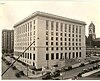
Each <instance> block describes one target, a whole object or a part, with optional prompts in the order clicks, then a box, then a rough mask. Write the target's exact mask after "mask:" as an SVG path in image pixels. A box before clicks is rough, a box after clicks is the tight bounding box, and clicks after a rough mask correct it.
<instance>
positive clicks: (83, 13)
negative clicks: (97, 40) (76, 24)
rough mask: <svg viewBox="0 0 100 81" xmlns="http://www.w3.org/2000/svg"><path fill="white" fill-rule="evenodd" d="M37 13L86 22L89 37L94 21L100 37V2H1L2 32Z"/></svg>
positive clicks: (37, 0) (84, 0) (33, 0)
mask: <svg viewBox="0 0 100 81" xmlns="http://www.w3.org/2000/svg"><path fill="white" fill-rule="evenodd" d="M36 11H42V12H47V13H51V14H55V15H59V16H63V17H67V18H72V19H76V20H81V21H85V22H86V24H87V25H86V35H87V36H88V26H89V24H90V23H91V21H92V22H93V23H94V24H95V29H96V37H100V0H91V1H90V0H29V1H28V0H26V1H25V0H21V1H20V0H17V1H16V0H15V1H14V0H10V1H9V0H3V1H2V0H0V31H1V30H2V29H13V26H14V24H16V23H17V22H19V21H21V20H22V19H24V18H25V17H27V16H29V15H30V14H32V13H34V12H36Z"/></svg>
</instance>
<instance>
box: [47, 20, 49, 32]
mask: <svg viewBox="0 0 100 81" xmlns="http://www.w3.org/2000/svg"><path fill="white" fill-rule="evenodd" d="M48 25H49V21H48V20H46V30H48Z"/></svg>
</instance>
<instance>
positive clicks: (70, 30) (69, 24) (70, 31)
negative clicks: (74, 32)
mask: <svg viewBox="0 0 100 81" xmlns="http://www.w3.org/2000/svg"><path fill="white" fill-rule="evenodd" d="M69 32H71V25H70V24H69Z"/></svg>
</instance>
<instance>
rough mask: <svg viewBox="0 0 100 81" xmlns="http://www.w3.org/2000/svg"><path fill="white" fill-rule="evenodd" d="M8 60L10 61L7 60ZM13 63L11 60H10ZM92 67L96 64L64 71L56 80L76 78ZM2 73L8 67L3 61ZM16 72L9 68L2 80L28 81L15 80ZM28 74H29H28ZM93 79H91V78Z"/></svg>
mask: <svg viewBox="0 0 100 81" xmlns="http://www.w3.org/2000/svg"><path fill="white" fill-rule="evenodd" d="M9 60H10V59H9ZM12 61H13V60H12ZM14 65H16V66H18V65H19V66H18V67H17V68H20V70H21V71H23V70H25V72H27V71H26V67H25V66H23V67H22V65H21V64H20V63H19V62H16V63H15V64H14ZM94 65H96V64H88V65H85V66H83V67H78V68H75V69H72V70H69V71H66V72H62V76H60V77H57V78H59V79H64V80H65V79H68V78H72V77H74V76H76V75H77V74H78V73H80V72H82V69H87V68H90V67H93V66H94ZM2 66H3V67H2V71H3V72H4V71H5V70H6V69H7V67H8V65H6V64H5V62H4V61H3V62H2ZM16 72H18V70H13V69H12V68H10V69H9V70H8V71H7V72H6V73H5V74H4V76H3V78H2V79H30V78H28V77H27V76H21V77H20V78H17V77H16V76H15V73H16ZM9 73H11V74H10V75H9ZM28 74H30V72H28ZM92 78H93V77H92ZM92 78H91V77H85V78H82V77H79V78H78V79H79V80H81V79H83V80H84V79H92ZM32 79H34V80H42V78H41V77H38V78H32ZM93 79H94V80H95V79H100V78H93Z"/></svg>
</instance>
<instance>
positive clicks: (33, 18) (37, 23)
mask: <svg viewBox="0 0 100 81" xmlns="http://www.w3.org/2000/svg"><path fill="white" fill-rule="evenodd" d="M85 25H86V23H85V22H83V21H79V20H75V19H70V18H66V17H62V16H57V15H53V14H48V13H44V12H39V11H37V12H35V13H33V14H31V15H30V16H28V17H27V18H25V19H23V20H22V21H20V22H18V23H17V24H15V25H14V37H15V38H14V54H15V55H14V56H15V58H17V57H18V56H19V55H20V54H22V52H23V51H24V50H25V49H26V48H27V47H28V46H29V45H30V44H31V43H32V42H33V41H35V43H34V44H33V45H32V46H31V47H30V48H29V49H28V50H27V51H26V52H25V53H24V54H23V55H22V56H21V57H20V60H21V61H23V62H24V63H26V64H28V65H32V66H35V67H36V68H41V67H42V66H48V67H52V66H53V65H55V64H57V62H58V61H59V59H83V58H85V56H86V46H85ZM38 38H39V39H38Z"/></svg>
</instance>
